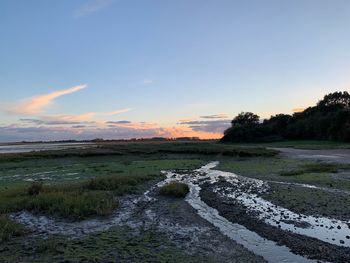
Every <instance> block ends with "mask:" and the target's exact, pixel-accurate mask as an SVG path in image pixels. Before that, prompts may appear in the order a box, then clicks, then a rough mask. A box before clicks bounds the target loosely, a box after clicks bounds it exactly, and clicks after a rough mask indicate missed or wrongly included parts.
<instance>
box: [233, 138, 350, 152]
mask: <svg viewBox="0 0 350 263" xmlns="http://www.w3.org/2000/svg"><path fill="white" fill-rule="evenodd" d="M233 145H236V146H247V145H250V146H252V147H272V148H296V149H308V150H323V149H350V143H344V142H335V141H317V140H290V141H288V140H287V141H278V142H269V143H245V144H241V143H236V144H233Z"/></svg>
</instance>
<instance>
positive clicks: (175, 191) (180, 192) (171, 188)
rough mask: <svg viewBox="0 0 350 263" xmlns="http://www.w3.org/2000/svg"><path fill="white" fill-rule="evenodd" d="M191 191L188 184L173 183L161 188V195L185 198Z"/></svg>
mask: <svg viewBox="0 0 350 263" xmlns="http://www.w3.org/2000/svg"><path fill="white" fill-rule="evenodd" d="M189 191H190V189H189V187H188V185H187V184H184V183H179V182H171V183H169V184H167V185H164V186H162V187H160V188H159V193H160V194H161V195H165V196H172V197H185V196H186V195H187V194H188V192H189Z"/></svg>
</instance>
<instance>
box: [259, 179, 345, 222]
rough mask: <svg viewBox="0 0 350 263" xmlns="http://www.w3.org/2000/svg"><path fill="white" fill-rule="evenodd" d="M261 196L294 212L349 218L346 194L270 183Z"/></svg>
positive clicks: (342, 218)
mask: <svg viewBox="0 0 350 263" xmlns="http://www.w3.org/2000/svg"><path fill="white" fill-rule="evenodd" d="M263 198H265V199H267V200H270V201H271V202H273V203H274V204H277V205H281V206H283V207H286V208H288V209H290V210H292V211H294V212H296V213H303V214H306V215H319V216H325V217H330V218H338V219H341V220H349V219H350V199H349V198H348V196H347V195H339V194H335V193H329V192H325V191H322V190H318V189H309V188H304V187H294V186H287V185H281V184H270V190H269V191H268V192H267V193H265V194H263Z"/></svg>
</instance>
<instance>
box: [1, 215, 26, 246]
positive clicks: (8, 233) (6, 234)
mask: <svg viewBox="0 0 350 263" xmlns="http://www.w3.org/2000/svg"><path fill="white" fill-rule="evenodd" d="M24 233H25V229H24V227H23V226H22V225H20V224H18V223H16V222H13V221H12V220H11V219H10V218H8V216H6V215H0V243H1V242H3V241H7V240H9V239H10V238H11V237H12V236H20V235H22V234H24Z"/></svg>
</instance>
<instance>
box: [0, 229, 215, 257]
mask: <svg viewBox="0 0 350 263" xmlns="http://www.w3.org/2000/svg"><path fill="white" fill-rule="evenodd" d="M0 251H1V253H0V262H4V263H10V262H38V263H41V262H52V263H58V262H140V263H143V262H145V263H146V262H154V263H163V262H164V263H165V262H168V263H175V262H189V263H199V262H215V261H214V260H213V259H210V258H208V257H205V256H203V255H200V254H195V255H189V254H186V252H185V251H182V250H180V249H179V248H177V247H176V246H175V245H174V244H173V243H172V242H171V241H169V240H168V238H167V237H166V236H165V235H163V234H161V233H159V232H156V231H154V230H152V229H150V230H148V231H141V232H138V233H136V232H135V231H133V230H132V229H130V228H128V227H113V228H111V229H109V230H108V231H105V232H101V233H98V234H92V235H89V236H86V237H84V238H78V239H68V238H65V237H62V236H50V237H49V238H48V239H44V240H43V239H40V238H33V239H31V240H30V242H28V241H26V240H25V239H24V237H23V238H22V237H20V238H18V239H13V240H12V241H11V242H7V243H4V244H0Z"/></svg>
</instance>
